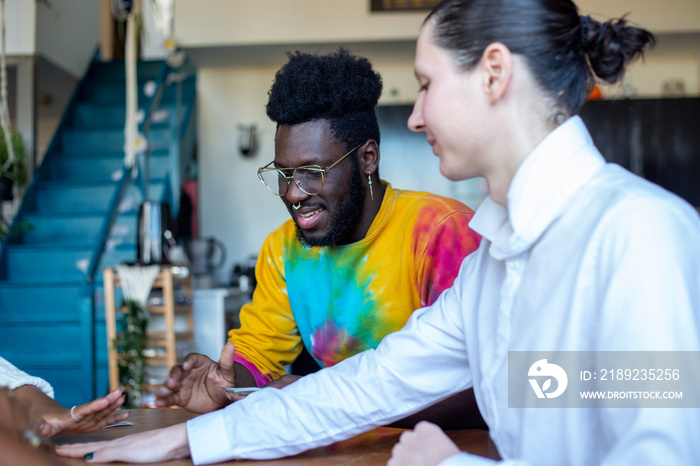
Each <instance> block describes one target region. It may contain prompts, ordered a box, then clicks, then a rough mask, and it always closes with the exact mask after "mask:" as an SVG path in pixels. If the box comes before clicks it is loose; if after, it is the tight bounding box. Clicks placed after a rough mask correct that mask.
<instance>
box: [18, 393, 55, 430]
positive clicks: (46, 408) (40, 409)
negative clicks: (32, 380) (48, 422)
mask: <svg viewBox="0 0 700 466" xmlns="http://www.w3.org/2000/svg"><path fill="white" fill-rule="evenodd" d="M14 395H15V398H16V399H17V401H18V402H19V403H20V404H21V405H22V406H24V407H25V409H26V410H27V413H28V415H29V419H30V422H31V424H32V427H33V428H34V429H38V428H39V425H40V424H41V423H42V422H43V420H44V417H45V416H47V415H48V414H53V415H56V416H58V415H60V414H62V413H64V412H67V411H68V409H67V408H65V407H63V406H61V405H60V404H58V403H57V402H56V401H55V400H54V399H53V398H51V397H49V396H47V395H46V394H45V393H44V392H43V391H41V390H40V389H39V388H37V387H35V386H33V385H22V386H21V387H18V388H16V389H15V390H14Z"/></svg>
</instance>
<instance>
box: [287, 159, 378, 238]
mask: <svg viewBox="0 0 700 466" xmlns="http://www.w3.org/2000/svg"><path fill="white" fill-rule="evenodd" d="M364 204H365V188H364V186H363V185H362V175H361V174H360V166H359V163H358V162H357V161H355V163H353V164H352V175H351V177H350V184H349V185H348V188H347V191H346V193H345V196H343V198H342V201H341V202H340V205H339V206H338V208H337V209H336V211H335V213H334V214H333V215H332V216H331V222H330V223H331V228H330V230H328V233H326V234H325V235H323V236H322V237H320V238H307V237H306V235H304V230H302V229H301V228H299V225H297V224H296V223H295V225H296V230H297V239H298V240H299V242H300V243H301V244H302V245H303V246H305V247H308V248H310V247H315V246H336V245H339V244H347V243H348V239H349V238H350V236H351V235H352V233H353V231H354V230H355V228H356V227H357V225H358V224H359V223H360V219H361V218H362V209H363V208H364Z"/></svg>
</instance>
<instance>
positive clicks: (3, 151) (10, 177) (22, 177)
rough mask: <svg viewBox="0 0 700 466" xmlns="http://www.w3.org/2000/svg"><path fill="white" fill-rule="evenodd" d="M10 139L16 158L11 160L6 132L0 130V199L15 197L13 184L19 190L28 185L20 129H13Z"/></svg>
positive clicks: (7, 199)
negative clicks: (6, 141)
mask: <svg viewBox="0 0 700 466" xmlns="http://www.w3.org/2000/svg"><path fill="white" fill-rule="evenodd" d="M10 139H11V143H12V148H13V149H14V153H15V159H14V160H13V161H10V151H9V150H8V148H7V144H6V143H5V133H4V131H0V201H9V200H12V198H13V186H17V188H18V189H19V190H22V189H24V187H25V186H27V181H28V173H27V166H26V165H25V163H24V144H22V135H21V134H20V133H19V132H18V131H11V133H10Z"/></svg>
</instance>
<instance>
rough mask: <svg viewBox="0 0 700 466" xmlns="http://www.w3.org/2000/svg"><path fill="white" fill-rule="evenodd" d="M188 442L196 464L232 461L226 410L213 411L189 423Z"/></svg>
mask: <svg viewBox="0 0 700 466" xmlns="http://www.w3.org/2000/svg"><path fill="white" fill-rule="evenodd" d="M187 441H188V443H189V445H190V455H191V456H192V462H193V463H194V464H211V463H220V462H222V461H226V460H229V459H231V457H232V456H231V452H232V451H233V445H231V442H230V441H229V437H228V433H227V431H226V422H225V419H224V410H223V409H220V410H218V411H213V412H211V413H208V414H203V415H201V416H197V417H195V418H193V419H190V420H189V421H187Z"/></svg>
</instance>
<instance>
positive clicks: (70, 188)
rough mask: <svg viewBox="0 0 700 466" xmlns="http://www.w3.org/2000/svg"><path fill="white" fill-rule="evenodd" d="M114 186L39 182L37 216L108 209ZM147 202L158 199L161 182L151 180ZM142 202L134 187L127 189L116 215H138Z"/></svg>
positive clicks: (161, 193) (137, 188)
mask: <svg viewBox="0 0 700 466" xmlns="http://www.w3.org/2000/svg"><path fill="white" fill-rule="evenodd" d="M114 188H115V185H114V184H113V183H111V184H103V183H95V184H94V185H88V184H75V183H60V182H42V183H40V184H39V185H38V186H37V192H36V197H37V212H38V213H54V214H56V213H60V214H77V213H89V212H96V211H103V210H105V209H106V208H107V207H108V206H109V201H110V200H111V198H112V194H113V193H114ZM148 189H149V190H148V197H149V199H162V198H163V193H164V192H165V180H162V179H160V180H153V179H152V180H151V181H150V183H149V188H148ZM142 202H143V193H142V192H141V190H140V188H139V187H138V186H134V185H130V186H129V187H127V188H126V192H125V193H124V196H123V198H122V201H121V203H120V205H119V212H120V213H126V212H133V211H138V209H139V206H140V205H141V203H142Z"/></svg>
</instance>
